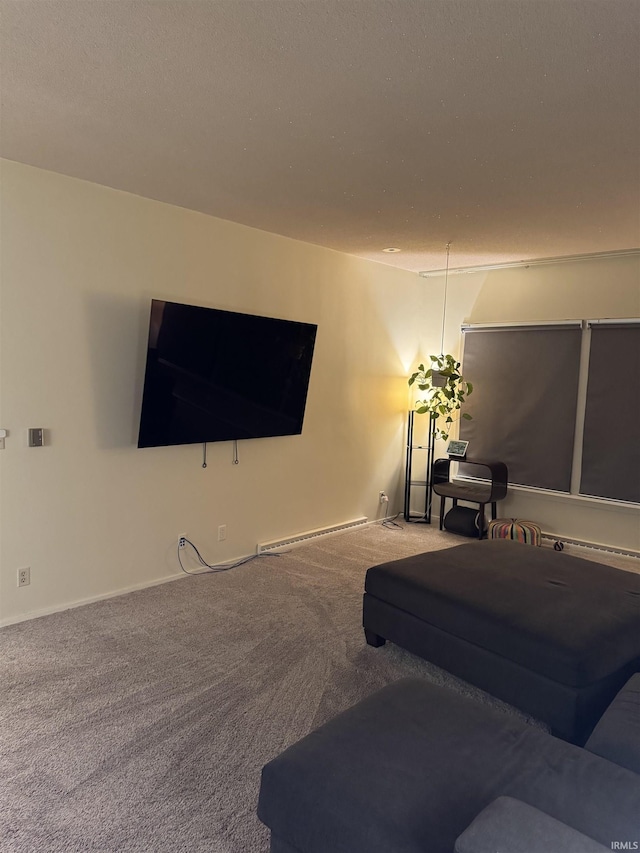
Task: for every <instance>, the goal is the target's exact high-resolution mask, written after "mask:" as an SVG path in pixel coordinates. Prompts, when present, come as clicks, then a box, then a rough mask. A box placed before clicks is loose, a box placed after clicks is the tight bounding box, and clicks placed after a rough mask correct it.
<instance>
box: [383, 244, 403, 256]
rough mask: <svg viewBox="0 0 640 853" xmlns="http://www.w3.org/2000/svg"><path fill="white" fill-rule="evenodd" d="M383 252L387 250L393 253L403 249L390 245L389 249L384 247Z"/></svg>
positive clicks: (388, 252)
mask: <svg viewBox="0 0 640 853" xmlns="http://www.w3.org/2000/svg"><path fill="white" fill-rule="evenodd" d="M382 251H383V252H386V253H387V254H388V255H392V254H393V253H394V252H401V251H402V249H398V247H397V246H389V248H388V249H383V250H382Z"/></svg>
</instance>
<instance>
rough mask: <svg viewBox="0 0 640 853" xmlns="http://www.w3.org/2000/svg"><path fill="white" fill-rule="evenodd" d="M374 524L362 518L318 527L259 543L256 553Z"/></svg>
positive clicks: (288, 546)
mask: <svg viewBox="0 0 640 853" xmlns="http://www.w3.org/2000/svg"><path fill="white" fill-rule="evenodd" d="M375 523H376V522H375V521H369V520H368V519H367V517H366V516H363V517H362V518H354V519H352V520H351V521H343V522H341V523H340V524H333V525H330V526H329V527H318V528H316V529H315V530H305V531H304V532H303V533H293V534H292V535H291V536H285V537H284V538H282V539H271V540H270V541H269V542H259V543H258V544H257V545H256V553H257V554H264V553H265V551H274V550H276V549H277V548H285V547H287V548H293V547H294V546H296V545H302V544H304V543H305V542H308V541H309V539H316V538H317V537H319V536H333V535H335V534H336V533H344V531H345V530H350V529H351V528H352V527H366V526H367V525H368V524H375Z"/></svg>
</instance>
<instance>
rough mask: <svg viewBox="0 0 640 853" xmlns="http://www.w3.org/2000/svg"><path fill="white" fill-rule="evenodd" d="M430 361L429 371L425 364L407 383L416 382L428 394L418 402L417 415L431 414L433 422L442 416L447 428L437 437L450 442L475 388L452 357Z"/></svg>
mask: <svg viewBox="0 0 640 853" xmlns="http://www.w3.org/2000/svg"><path fill="white" fill-rule="evenodd" d="M429 360H430V361H431V367H430V368H429V369H428V370H426V369H425V366H424V364H419V365H418V369H417V370H416V372H415V373H412V374H411V376H410V377H409V379H408V384H409V386H412V385H414V384H415V383H417V385H418V388H419V389H420V391H424V392H425V398H424V399H421V400H417V401H416V404H415V411H416V413H417V414H419V415H426V414H429V416H430V417H431V419H432V420H434V421H437V419H438V418H439V417H440V416H442V417H444V418H445V421H444V427H442V428H440V429H439V430H438V435H439V436H440V437H441V438H442V439H443V440H444V441H447V440H448V438H449V433H450V431H451V427H452V425H453V423H454V422H455V420H456V419H457V417H458V416H459V413H460V411H459V410H460V407H461V405H462V404H463V403H464V402H465V400H466V398H467V397H468V396H469V394H471V392H472V391H473V385H472V384H471V382H467V381H465V379H464V377H463V375H462V373H461V372H460V362H459V361H456V359H455V358H454V357H453V356H452V355H449V354H447V355H430V356H429ZM434 378H435V379H436V381H437V382H438V384H436V383H435V382H434ZM443 379H444V382H443V381H442V380H443ZM456 413H458V414H456ZM454 415H455V417H454ZM462 417H463V418H464V419H465V420H466V421H470V420H472V417H471V415H470V414H468V413H467V412H463V413H462Z"/></svg>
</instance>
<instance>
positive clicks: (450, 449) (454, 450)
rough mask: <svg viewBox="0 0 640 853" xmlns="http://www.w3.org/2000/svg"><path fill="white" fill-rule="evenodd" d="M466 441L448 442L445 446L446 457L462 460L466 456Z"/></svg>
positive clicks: (467, 443) (467, 444) (467, 445)
mask: <svg viewBox="0 0 640 853" xmlns="http://www.w3.org/2000/svg"><path fill="white" fill-rule="evenodd" d="M467 447H469V442H468V441H450V442H449V444H448V445H447V455H448V456H453V457H455V458H456V459H464V457H465V456H466V455H467Z"/></svg>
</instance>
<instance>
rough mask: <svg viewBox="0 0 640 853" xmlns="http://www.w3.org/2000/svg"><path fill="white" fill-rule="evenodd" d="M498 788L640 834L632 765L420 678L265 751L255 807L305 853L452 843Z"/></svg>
mask: <svg viewBox="0 0 640 853" xmlns="http://www.w3.org/2000/svg"><path fill="white" fill-rule="evenodd" d="M523 547H525V546H523ZM500 796H511V797H514V798H516V799H519V800H522V801H523V802H527V803H529V804H530V805H532V806H535V807H536V808H538V809H540V810H542V811H544V812H546V813H547V814H549V815H550V816H552V817H555V818H557V819H558V820H561V821H563V822H564V823H566V824H567V825H568V826H571V827H572V828H573V829H575V830H577V831H578V832H582V833H583V834H585V835H587V836H589V837H590V838H593V839H595V840H596V841H599V842H600V843H601V844H604V845H605V846H610V844H611V842H612V841H614V840H618V839H622V840H626V839H634V840H635V839H638V838H640V826H639V825H638V824H639V822H640V777H638V776H636V775H635V774H634V773H632V772H631V771H629V770H625V769H624V768H622V767H618V766H617V765H615V764H612V763H611V762H609V761H606V760H605V759H603V758H600V757H599V756H596V755H593V754H591V753H590V752H587V751H585V750H583V749H580V748H579V747H577V746H573V745H571V744H568V743H565V742H564V741H561V740H558V739H557V738H554V737H552V736H551V735H548V734H546V733H544V732H542V731H540V730H538V729H534V728H533V727H531V726H528V725H526V724H525V723H524V722H522V721H520V720H518V719H516V718H515V717H513V716H512V715H509V714H504V713H501V712H499V711H497V710H496V709H494V708H491V707H488V706H486V705H482V704H481V703H479V702H477V701H474V700H471V699H468V698H466V697H463V696H461V695H460V694H458V693H455V692H453V691H451V690H447V689H445V688H443V687H439V686H437V685H434V684H431V683H430V682H428V681H426V680H424V679H404V680H402V681H399V682H396V683H395V684H392V685H389V686H388V687H385V688H383V689H382V690H380V691H379V692H378V693H376V694H374V695H373V696H370V697H368V698H367V699H365V700H363V701H362V702H359V703H358V704H357V705H355V706H354V707H352V708H350V709H349V710H347V711H345V712H343V713H342V714H340V715H339V716H337V717H335V718H334V719H333V720H331V721H330V722H329V723H327V724H326V725H324V726H322V727H320V728H319V729H316V730H315V731H314V732H312V733H311V734H309V735H308V736H307V737H305V738H303V739H302V740H301V741H299V742H298V743H296V744H294V745H293V746H291V747H290V748H289V749H287V750H285V752H283V753H282V754H281V755H279V756H277V757H276V758H275V759H273V760H272V761H271V762H269V764H267V765H266V766H265V767H264V769H263V771H262V786H261V789H260V798H259V804H258V815H259V817H260V819H261V820H262V821H263V822H264V823H265V824H266V825H267V826H268V827H269V828H270V829H271V831H272V833H273V835H274V836H275V837H277V838H279V839H282V840H283V841H285V842H286V843H288V844H289V845H291V846H292V847H293V848H294V849H298V850H304V851H305V853H327V851H329V850H330V851H331V853H389V851H391V850H392V851H394V853H424V851H426V850H428V851H429V853H451V851H452V850H453V847H454V844H455V841H456V838H457V837H458V836H459V835H460V834H461V833H462V832H463V831H464V830H465V828H466V827H467V826H469V824H470V823H471V821H472V820H473V819H474V818H475V817H476V815H478V814H479V813H480V812H481V811H482V809H484V808H485V807H486V806H488V805H489V803H491V802H492V801H493V800H495V799H496V798H497V797H500Z"/></svg>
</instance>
